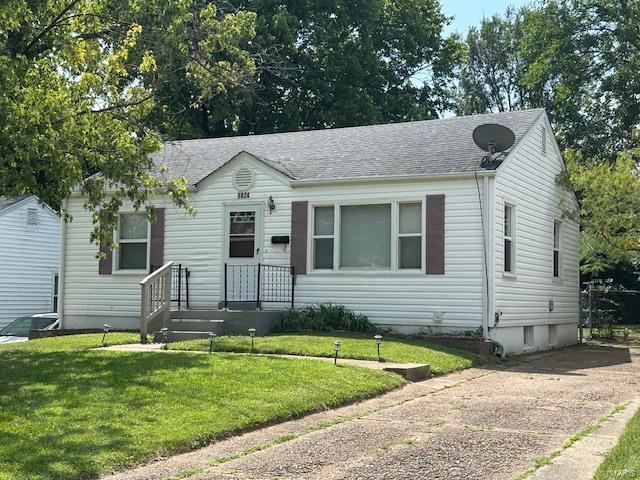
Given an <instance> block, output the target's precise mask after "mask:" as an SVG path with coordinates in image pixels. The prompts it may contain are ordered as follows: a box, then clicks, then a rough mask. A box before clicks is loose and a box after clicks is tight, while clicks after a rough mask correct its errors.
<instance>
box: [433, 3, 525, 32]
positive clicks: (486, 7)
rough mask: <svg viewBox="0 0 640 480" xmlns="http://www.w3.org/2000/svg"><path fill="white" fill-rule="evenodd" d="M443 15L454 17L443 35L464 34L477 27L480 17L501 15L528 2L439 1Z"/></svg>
mask: <svg viewBox="0 0 640 480" xmlns="http://www.w3.org/2000/svg"><path fill="white" fill-rule="evenodd" d="M440 1H441V2H442V9H443V11H444V14H445V15H447V16H448V17H455V18H454V19H453V20H452V21H451V24H450V25H449V26H448V27H447V28H446V29H445V33H451V32H458V33H461V34H464V33H465V32H466V31H467V29H468V28H469V27H470V26H472V25H479V24H480V22H481V21H482V17H490V16H491V15H493V14H494V13H503V12H504V11H505V10H506V9H507V7H509V6H513V7H516V8H517V7H521V6H523V5H526V4H528V3H531V2H530V0H440Z"/></svg>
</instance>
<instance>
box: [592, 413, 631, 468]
mask: <svg viewBox="0 0 640 480" xmlns="http://www.w3.org/2000/svg"><path fill="white" fill-rule="evenodd" d="M612 478H615V479H619V480H639V479H640V411H638V412H637V413H636V414H635V415H634V416H633V418H632V419H631V421H630V422H629V424H628V425H627V426H626V428H625V429H624V431H623V432H622V435H621V436H620V440H619V441H618V444H617V445H616V446H615V447H614V448H613V449H612V450H611V451H609V453H607V455H606V457H605V459H604V462H602V464H601V465H600V467H599V468H598V470H597V471H596V474H595V475H594V477H593V479H594V480H610V479H612Z"/></svg>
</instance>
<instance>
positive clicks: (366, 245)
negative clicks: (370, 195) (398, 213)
mask: <svg viewBox="0 0 640 480" xmlns="http://www.w3.org/2000/svg"><path fill="white" fill-rule="evenodd" d="M340 268H359V269H389V268H391V205H390V204H380V205H349V206H342V207H340Z"/></svg>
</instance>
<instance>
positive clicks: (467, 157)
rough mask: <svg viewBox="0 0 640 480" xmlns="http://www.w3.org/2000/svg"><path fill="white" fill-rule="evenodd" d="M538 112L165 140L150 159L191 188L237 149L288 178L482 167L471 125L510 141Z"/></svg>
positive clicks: (460, 170) (486, 167)
mask: <svg viewBox="0 0 640 480" xmlns="http://www.w3.org/2000/svg"><path fill="white" fill-rule="evenodd" d="M543 112H544V110H543V109H534V110H523V111H517V112H504V113H490V114H483V115H473V116H466V117H452V118H445V119H438V120H425V121H419V122H404V123H392V124H386V125H371V126H364V127H346V128H333V129H325V130H311V131H303V132H291V133H276V134H268V135H249V136H243V137H222V138H210V139H200V140H183V141H172V142H166V143H165V145H164V148H163V150H162V151H161V152H160V153H158V154H157V155H155V156H154V160H155V162H156V164H164V165H166V166H167V167H168V168H169V174H170V175H172V176H185V177H187V179H188V181H189V183H190V184H192V185H195V184H197V183H198V182H200V181H201V180H202V179H204V178H205V177H207V176H208V175H210V174H211V173H212V172H214V171H216V170H217V169H219V168H220V167H221V166H222V165H224V164H225V163H227V162H228V161H229V160H231V159H232V158H233V157H235V156H236V155H237V154H238V153H240V152H242V151H245V152H248V153H250V154H251V155H253V156H255V157H256V158H258V159H259V160H261V161H263V162H264V163H266V164H268V165H270V166H271V167H273V168H275V169H276V170H279V171H280V172H282V173H283V174H284V175H286V176H288V177H290V178H291V179H295V180H333V179H351V178H353V179H356V178H375V177H390V176H414V175H440V174H454V173H471V172H474V171H477V170H491V169H495V168H496V166H497V164H492V165H482V159H483V157H484V155H485V152H483V151H482V150H480V149H479V148H478V147H477V146H476V145H475V144H474V142H473V139H472V132H473V129H474V128H475V127H477V126H478V125H481V124H483V123H498V124H501V125H504V126H506V127H509V128H510V129H511V130H513V132H514V134H515V137H516V144H517V143H518V141H519V140H520V139H521V138H522V137H523V136H524V135H525V134H526V132H527V131H528V130H529V129H530V128H531V127H532V125H533V124H534V123H535V122H536V120H537V119H538V118H539V116H540V115H541V114H543ZM512 148H513V147H512ZM507 153H508V152H507Z"/></svg>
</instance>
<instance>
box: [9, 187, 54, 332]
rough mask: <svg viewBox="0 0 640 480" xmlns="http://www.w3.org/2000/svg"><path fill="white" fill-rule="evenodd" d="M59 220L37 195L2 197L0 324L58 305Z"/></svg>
mask: <svg viewBox="0 0 640 480" xmlns="http://www.w3.org/2000/svg"><path fill="white" fill-rule="evenodd" d="M59 255H60V220H59V218H58V215H56V213H55V212H54V211H53V210H51V209H50V208H49V207H47V206H43V205H41V204H40V203H39V202H38V199H37V198H36V197H34V196H22V197H14V198H6V197H0V266H1V268H0V327H2V326H4V325H6V324H8V323H9V322H11V321H12V320H15V319H16V318H17V317H20V316H25V315H30V314H34V313H44V312H52V311H55V310H56V304H57V274H58V262H59Z"/></svg>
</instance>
